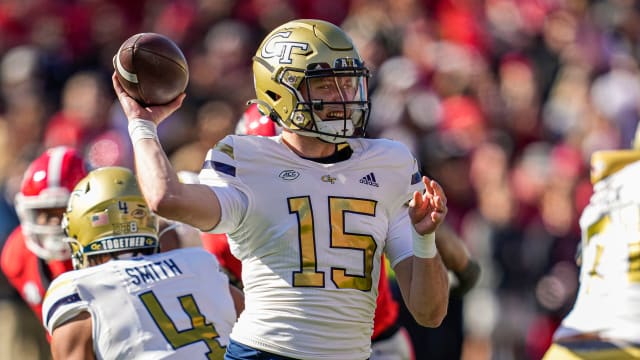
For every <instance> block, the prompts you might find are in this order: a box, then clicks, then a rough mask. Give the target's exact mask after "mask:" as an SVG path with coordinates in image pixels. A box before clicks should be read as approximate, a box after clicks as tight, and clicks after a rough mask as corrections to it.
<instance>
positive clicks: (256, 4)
mask: <svg viewBox="0 0 640 360" xmlns="http://www.w3.org/2000/svg"><path fill="white" fill-rule="evenodd" d="M639 15H640V5H638V3H637V2H635V1H631V0H626V1H625V0H620V1H595V0H592V1H586V0H484V1H481V0H442V1H436V0H422V1H420V0H370V1H367V0H350V1H302V0H298V1H296V0H245V1H241V0H172V1H169V0H165V1H151V0H146V1H143V0H138V1H129V0H112V1H105V0H75V1H74V0H66V1H64V0H5V1H2V2H0V185H1V191H2V194H3V196H2V197H1V198H2V203H0V239H2V240H0V241H3V240H4V239H5V238H6V235H7V234H8V233H9V231H10V230H11V229H12V228H13V227H14V226H15V225H16V224H17V219H16V218H15V214H14V213H13V211H12V208H11V206H12V199H13V196H14V194H15V192H16V191H17V189H18V187H19V181H20V178H21V175H22V173H23V171H24V170H25V167H26V165H27V164H28V163H29V162H30V161H31V160H32V159H33V158H34V157H35V156H36V155H37V154H39V153H40V152H41V151H42V149H43V148H44V147H48V146H53V145H58V144H67V145H73V146H77V147H78V148H80V149H82V151H83V152H84V154H85V156H86V158H87V160H88V161H89V162H90V164H91V165H92V166H103V165H124V166H129V167H130V166H132V159H131V149H130V145H129V140H128V138H127V133H126V121H125V120H124V118H123V115H122V113H121V111H120V110H119V108H118V106H116V102H115V98H114V94H113V90H112V89H111V87H110V83H109V81H110V75H111V73H112V71H113V67H112V57H113V55H114V54H115V52H116V50H117V48H118V47H119V45H120V44H121V43H122V41H123V40H125V39H126V38H128V37H129V36H131V35H132V34H134V33H138V32H144V31H153V32H159V33H162V34H165V35H168V36H170V37H171V38H172V39H174V40H175V41H176V42H177V43H178V44H179V45H180V47H181V48H182V49H183V51H184V53H185V55H186V56H187V58H188V60H189V65H190V72H191V78H190V84H189V87H188V89H187V93H188V97H187V99H186V101H185V105H184V106H183V108H182V109H181V110H180V111H179V112H178V113H176V114H174V115H173V116H172V117H171V119H170V120H168V121H167V122H166V123H165V124H164V125H162V126H161V127H160V129H159V135H160V138H161V141H162V144H163V146H164V148H165V150H166V151H167V153H168V154H170V155H171V160H172V161H173V163H174V165H175V167H176V168H177V169H178V170H191V171H197V170H198V169H199V167H200V165H201V163H202V159H203V158H204V154H205V151H206V150H207V149H208V148H209V147H210V146H211V145H212V144H214V143H215V142H216V141H217V140H218V139H220V138H221V137H222V136H224V135H225V134H227V133H231V132H233V131H234V128H235V124H236V122H237V120H238V119H239V117H240V116H241V114H242V111H244V109H245V108H246V106H245V102H246V100H248V99H250V98H252V97H253V95H252V93H253V88H252V79H251V72H250V65H251V56H252V55H253V52H254V51H255V49H256V48H257V46H258V41H259V40H260V39H261V38H262V37H263V36H264V35H265V34H266V33H267V32H268V31H269V30H271V29H272V28H274V27H275V26H277V25H279V24H281V23H283V22H285V21H288V20H290V19H293V18H298V17H303V18H305V17H313V18H319V19H324V20H328V21H331V22H333V23H335V24H338V25H341V26H342V27H343V28H344V29H345V30H346V31H347V32H348V33H349V34H350V35H351V36H352V37H353V39H354V40H355V42H356V43H357V46H358V47H359V49H360V51H361V55H362V56H363V57H364V59H365V61H366V63H367V64H368V66H369V67H370V68H371V70H372V71H373V77H372V79H371V82H370V88H371V97H372V102H373V111H372V116H371V119H370V126H369V135H370V136H382V137H390V138H394V139H397V140H401V141H403V142H405V143H406V144H407V145H408V146H409V147H410V148H411V149H412V150H413V151H414V153H415V154H417V155H418V156H419V158H420V161H421V163H422V166H423V170H424V172H425V173H427V174H429V175H431V176H433V177H435V178H436V179H438V180H439V181H440V182H441V184H442V185H443V186H444V188H445V190H446V192H447V195H448V197H449V209H450V210H449V215H448V221H449V222H450V223H451V224H452V225H453V226H454V227H455V229H456V230H457V231H458V232H459V233H460V235H461V236H462V237H463V238H464V239H465V241H466V243H467V245H468V247H469V248H470V251H471V253H472V255H473V256H474V257H475V258H476V259H478V260H479V261H480V263H481V265H482V267H483V276H482V279H481V281H480V284H479V285H478V286H477V287H476V288H475V289H474V290H473V291H472V292H471V293H470V294H468V295H467V296H466V297H465V298H464V304H462V303H460V304H459V308H456V309H457V310H459V311H450V315H449V316H450V317H454V316H455V315H452V314H456V313H457V314H458V315H459V318H460V319H461V320H463V330H464V336H465V338H464V339H465V340H464V344H463V359H465V360H475V359H478V360H481V359H489V358H491V359H500V360H501V359H504V360H510V359H538V358H539V357H540V356H541V354H542V353H543V352H544V351H545V350H546V347H547V346H548V343H549V337H550V336H551V333H552V331H553V329H554V328H555V327H556V326H557V323H558V321H559V319H561V317H562V316H563V315H564V314H565V313H566V312H567V310H568V309H569V308H570V306H571V304H572V301H573V299H574V296H575V291H576V288H577V267H576V265H575V261H574V256H575V251H576V247H577V245H578V242H579V229H578V223H577V219H578V217H579V214H580V211H581V210H582V208H583V207H584V206H585V203H586V202H587V201H588V197H589V195H590V194H591V185H590V183H589V173H588V171H589V166H588V164H589V158H590V155H591V154H592V153H593V152H594V151H596V150H600V149H616V148H626V147H628V146H629V144H630V141H631V139H632V138H633V134H634V132H635V128H636V125H637V122H638V115H639V105H640V79H639V72H638V60H639V59H640V52H639V45H640V43H639V41H640V39H639V38H638V35H639V34H640V32H639V31H638V30H639V29H638V26H639V24H640V18H639V17H640V16H639ZM0 284H2V282H0ZM10 297H11V294H9V292H8V288H7V287H6V286H4V285H2V286H0V299H3V300H6V299H8V298H10ZM452 321H453V320H452ZM424 336H430V335H424ZM446 339H447V337H443V339H441V340H440V341H439V343H438V344H439V346H442V347H446V346H456V345H455V344H453V343H448V342H447V341H446Z"/></svg>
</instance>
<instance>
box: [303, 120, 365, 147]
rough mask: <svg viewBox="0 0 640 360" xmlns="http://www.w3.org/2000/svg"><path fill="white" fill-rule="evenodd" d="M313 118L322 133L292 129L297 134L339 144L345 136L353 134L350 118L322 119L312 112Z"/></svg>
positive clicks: (343, 140)
mask: <svg viewBox="0 0 640 360" xmlns="http://www.w3.org/2000/svg"><path fill="white" fill-rule="evenodd" d="M313 120H314V121H315V124H316V126H317V130H318V131H319V132H322V133H323V134H318V133H316V132H311V131H306V130H304V129H296V130H293V131H295V132H297V133H298V134H301V135H304V136H309V137H317V138H319V139H322V140H324V141H326V142H328V143H332V144H339V143H342V142H345V141H346V139H345V136H351V135H353V131H354V127H353V121H352V120H351V119H346V120H322V119H320V118H319V117H318V115H316V114H313Z"/></svg>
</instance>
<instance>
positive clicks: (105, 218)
mask: <svg viewBox="0 0 640 360" xmlns="http://www.w3.org/2000/svg"><path fill="white" fill-rule="evenodd" d="M107 224H109V214H107V213H106V212H103V213H100V214H93V215H91V226H93V227H96V226H104V225H107Z"/></svg>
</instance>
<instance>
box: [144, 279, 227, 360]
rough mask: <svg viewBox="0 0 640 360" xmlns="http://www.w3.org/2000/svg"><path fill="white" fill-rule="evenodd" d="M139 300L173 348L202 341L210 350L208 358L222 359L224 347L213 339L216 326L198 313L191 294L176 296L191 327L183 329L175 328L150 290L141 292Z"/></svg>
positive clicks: (216, 334) (216, 336)
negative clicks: (189, 320) (187, 316)
mask: <svg viewBox="0 0 640 360" xmlns="http://www.w3.org/2000/svg"><path fill="white" fill-rule="evenodd" d="M140 300H142V302H143V303H144V305H145V307H146V308H147V310H148V311H149V314H151V317H152V318H153V321H155V322H156V325H158V328H159V329H160V331H161V332H162V335H164V337H165V339H167V341H168V342H169V344H171V346H172V347H173V348H174V349H178V348H181V347H183V346H187V345H189V344H193V343H195V342H198V341H204V342H205V343H206V344H207V347H208V348H209V350H210V351H209V352H208V353H207V354H206V355H207V358H208V359H222V358H223V357H224V353H225V348H224V347H223V346H220V344H219V343H218V342H217V341H216V340H215V339H216V338H218V337H219V335H218V332H217V331H216V328H215V327H214V326H213V325H212V324H210V323H206V322H205V317H204V315H202V314H201V313H200V310H199V309H198V305H197V304H196V301H195V299H194V298H193V296H192V295H190V294H189V295H185V296H180V297H178V301H179V302H180V305H181V306H182V309H183V310H184V312H185V313H186V314H187V315H189V318H190V319H191V328H189V329H185V330H178V329H177V328H176V325H175V324H174V323H173V321H172V320H171V318H169V315H167V313H166V311H164V309H163V308H162V305H161V304H160V302H159V301H158V298H157V297H156V296H155V295H154V294H153V292H152V291H148V292H146V293H143V294H141V295H140Z"/></svg>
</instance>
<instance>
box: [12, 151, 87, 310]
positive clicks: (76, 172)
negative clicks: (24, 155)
mask: <svg viewBox="0 0 640 360" xmlns="http://www.w3.org/2000/svg"><path fill="white" fill-rule="evenodd" d="M86 174H87V170H86V168H85V162H84V160H83V158H82V157H81V156H80V155H79V153H78V152H77V151H76V150H75V149H73V148H70V147H66V146H59V147H54V148H50V149H48V150H47V151H45V152H44V153H43V154H41V155H40V156H39V157H38V158H37V159H35V160H34V161H33V162H32V163H31V164H30V165H29V167H28V168H27V170H26V171H25V174H24V177H23V179H22V185H21V187H20V192H19V193H18V194H17V195H16V199H15V206H16V210H17V213H18V217H19V218H20V225H19V226H18V227H17V228H16V229H15V230H14V231H13V232H12V233H11V234H10V235H9V238H8V239H7V241H6V243H5V246H4V248H3V249H2V258H1V259H0V266H1V268H2V271H3V272H4V274H5V275H6V277H7V279H8V280H9V282H10V283H11V285H12V286H13V287H14V288H15V289H16V290H17V291H18V292H19V293H20V295H21V296H22V298H23V299H24V300H25V301H26V303H27V304H28V305H29V306H30V307H31V309H32V310H33V311H34V312H35V313H36V315H37V316H38V318H39V319H40V321H41V322H42V300H43V298H44V294H45V292H46V290H47V288H48V286H49V284H50V282H51V281H52V280H53V279H54V278H56V277H57V276H59V275H60V274H62V273H64V272H67V271H69V270H72V269H73V266H72V264H71V260H70V257H71V254H70V251H69V246H68V245H67V244H66V243H64V241H63V239H64V234H63V232H62V227H61V226H60V221H61V219H62V214H63V212H64V210H65V209H66V207H67V201H68V199H69V195H70V193H71V191H72V190H73V187H74V186H75V185H76V183H77V182H78V181H80V179H82V178H83V177H84V176H85V175H86Z"/></svg>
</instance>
